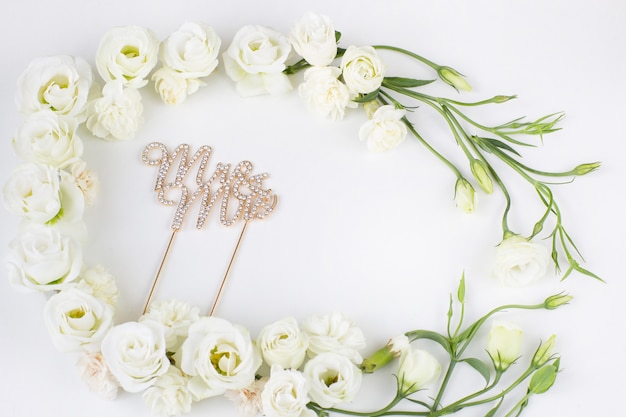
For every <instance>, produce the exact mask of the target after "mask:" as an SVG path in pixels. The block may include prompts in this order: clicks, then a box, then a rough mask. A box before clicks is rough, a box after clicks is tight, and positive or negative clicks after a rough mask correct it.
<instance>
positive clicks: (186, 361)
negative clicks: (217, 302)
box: [181, 317, 261, 400]
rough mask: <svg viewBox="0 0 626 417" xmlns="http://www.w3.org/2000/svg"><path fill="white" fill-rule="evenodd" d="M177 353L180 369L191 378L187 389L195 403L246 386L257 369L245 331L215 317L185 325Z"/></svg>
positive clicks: (255, 353)
mask: <svg viewBox="0 0 626 417" xmlns="http://www.w3.org/2000/svg"><path fill="white" fill-rule="evenodd" d="M181 352H182V358H181V369H182V371H183V372H185V373H186V374H188V375H190V376H191V377H192V378H191V380H190V383H189V389H190V391H191V392H192V394H193V395H194V399H196V400H199V399H203V398H208V397H212V396H216V395H221V394H223V393H224V392H225V391H226V390H239V389H243V388H246V387H248V386H249V385H251V384H252V382H253V381H254V377H255V374H256V371H257V369H259V366H261V355H260V353H259V351H258V350H257V349H256V347H255V346H254V345H253V344H252V341H251V340H250V334H249V333H248V330H247V329H245V328H243V327H241V326H238V325H234V324H231V323H229V322H228V321H226V320H223V319H219V318H216V317H203V318H201V319H200V320H198V321H196V322H195V323H193V324H192V325H191V326H189V334H188V336H187V340H185V342H184V343H183V346H182V348H181Z"/></svg>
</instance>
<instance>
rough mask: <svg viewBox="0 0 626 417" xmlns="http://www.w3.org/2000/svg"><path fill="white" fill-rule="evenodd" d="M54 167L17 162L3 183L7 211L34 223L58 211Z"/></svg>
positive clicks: (41, 221)
mask: <svg viewBox="0 0 626 417" xmlns="http://www.w3.org/2000/svg"><path fill="white" fill-rule="evenodd" d="M60 183H61V181H60V178H59V171H58V169H56V168H54V167H52V166H48V165H43V164H24V165H20V166H18V167H17V168H15V170H14V171H13V173H12V174H11V176H10V177H9V179H8V181H7V182H6V184H5V185H4V193H3V194H4V203H5V206H6V207H7V209H8V210H9V211H11V212H12V213H15V214H19V215H21V216H23V217H24V218H25V219H27V220H29V221H32V222H35V223H47V222H49V221H50V220H52V219H54V218H55V217H56V216H57V215H58V214H59V212H60V211H61V184H60Z"/></svg>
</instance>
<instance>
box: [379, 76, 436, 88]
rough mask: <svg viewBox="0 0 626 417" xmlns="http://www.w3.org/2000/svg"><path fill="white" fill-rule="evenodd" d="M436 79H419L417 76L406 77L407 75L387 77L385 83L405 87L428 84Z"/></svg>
mask: <svg viewBox="0 0 626 417" xmlns="http://www.w3.org/2000/svg"><path fill="white" fill-rule="evenodd" d="M434 81H435V80H418V79H415V78H405V77H385V79H384V81H383V84H387V85H394V86H396V87H403V88H413V87H421V86H423V85H428V84H430V83H432V82H434Z"/></svg>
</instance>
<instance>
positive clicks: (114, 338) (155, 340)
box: [102, 322, 170, 392]
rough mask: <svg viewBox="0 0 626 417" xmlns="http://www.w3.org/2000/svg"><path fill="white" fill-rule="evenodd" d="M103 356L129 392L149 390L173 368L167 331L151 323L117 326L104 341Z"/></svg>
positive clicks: (132, 323) (129, 323)
mask: <svg viewBox="0 0 626 417" xmlns="http://www.w3.org/2000/svg"><path fill="white" fill-rule="evenodd" d="M102 356H103V357H104V360H105V361H106V363H107V365H108V366H109V369H110V370H111V373H112V374H113V375H114V376H115V377H116V378H117V380H118V382H119V383H120V386H121V387H122V388H124V390H126V391H128V392H139V391H143V390H145V389H146V388H148V387H149V386H151V385H152V384H153V383H154V381H155V378H157V377H158V376H160V375H163V374H164V373H166V372H167V369H168V368H169V366H170V361H169V359H168V358H167V356H166V353H165V337H164V336H163V329H162V328H161V327H160V326H157V325H155V324H154V323H150V322H146V323H137V322H127V323H124V324H120V325H118V326H115V327H113V328H112V329H111V330H109V332H108V333H107V334H106V336H105V337H104V339H103V340H102Z"/></svg>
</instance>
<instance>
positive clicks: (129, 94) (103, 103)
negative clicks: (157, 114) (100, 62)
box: [87, 81, 143, 140]
mask: <svg viewBox="0 0 626 417" xmlns="http://www.w3.org/2000/svg"><path fill="white" fill-rule="evenodd" d="M142 113H143V105H142V104H141V94H139V92H138V91H137V90H136V89H134V88H124V83H123V82H122V81H110V82H108V83H107V84H106V85H105V86H104V88H103V89H102V97H100V98H97V99H95V100H94V101H92V102H91V104H90V105H89V107H88V108H87V128H88V129H89V130H90V131H91V133H93V134H94V135H95V136H97V137H99V138H102V139H117V140H128V139H132V138H133V137H134V136H135V133H137V130H139V127H140V126H141V124H142V123H143V118H142V117H141V115H142Z"/></svg>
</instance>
